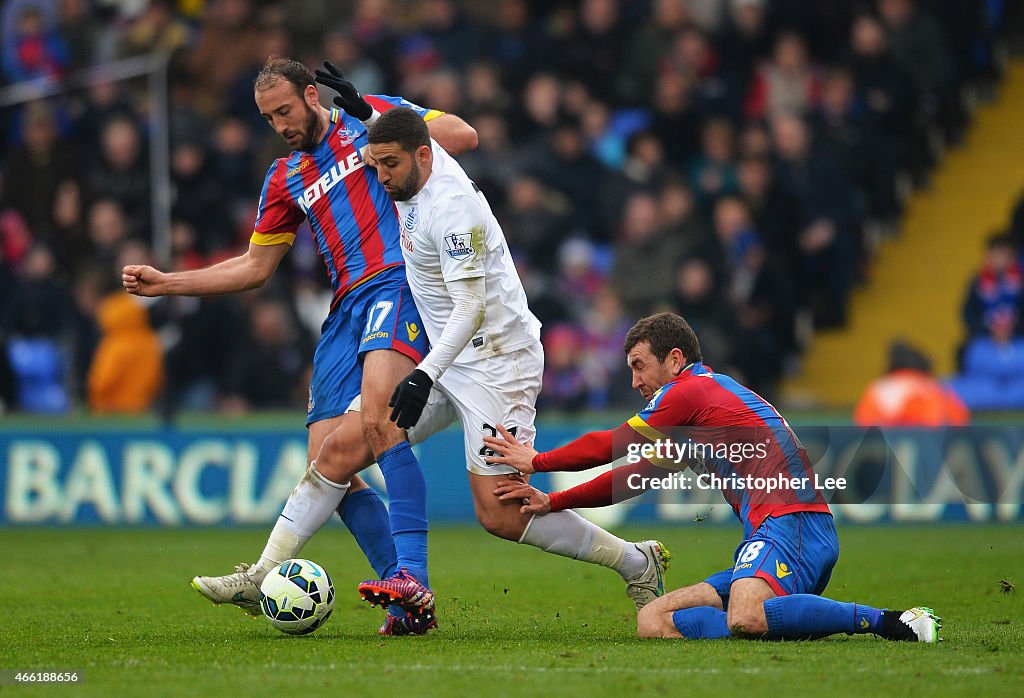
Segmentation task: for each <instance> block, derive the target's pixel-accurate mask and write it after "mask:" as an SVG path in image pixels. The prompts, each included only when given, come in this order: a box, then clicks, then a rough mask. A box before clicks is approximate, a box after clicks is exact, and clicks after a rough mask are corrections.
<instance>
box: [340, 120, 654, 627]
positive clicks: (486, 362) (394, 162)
mask: <svg viewBox="0 0 1024 698" xmlns="http://www.w3.org/2000/svg"><path fill="white" fill-rule="evenodd" d="M366 156H367V161H368V162H369V163H370V164H373V165H375V166H376V167H377V178H378V180H379V181H380V183H381V184H382V185H383V186H384V188H385V190H386V191H387V193H388V195H389V196H390V197H391V199H393V200H394V201H395V202H396V203H397V206H398V214H399V225H400V227H401V245H402V252H403V255H404V257H405V263H406V274H407V276H408V281H409V287H410V288H411V290H412V295H413V298H414V300H415V301H416V306H417V308H418V309H419V311H420V316H421V318H422V320H423V323H424V325H425V327H424V329H425V331H426V333H427V337H428V338H429V340H430V345H431V349H430V352H429V353H428V354H427V356H426V357H425V358H424V359H423V361H422V362H420V364H419V365H418V366H417V367H416V369H415V370H414V371H413V372H412V373H411V374H410V375H409V376H408V377H407V378H406V379H405V380H403V381H402V382H401V383H399V385H398V387H397V388H396V389H395V392H394V395H393V396H392V398H391V406H392V407H393V408H394V410H393V412H392V414H391V419H392V420H394V421H395V422H396V423H397V424H398V426H399V427H402V428H404V429H412V428H413V427H414V426H415V425H416V424H417V422H419V421H420V417H421V415H423V419H424V422H435V423H436V422H437V421H438V414H439V413H441V412H447V413H448V414H451V412H452V411H454V413H455V414H456V415H457V416H458V418H459V420H460V422H461V423H462V427H463V432H464V441H465V451H466V469H467V470H468V471H469V480H470V489H471V491H472V495H473V503H474V506H475V509H476V515H477V519H478V520H479V521H480V524H481V525H482V526H483V527H484V528H485V529H486V530H487V531H488V532H490V533H492V534H493V535H495V536H498V537H500V538H505V539H507V540H512V541H518V542H520V543H526V544H529V545H533V546H536V547H538V548H541V549H542V550H546V551H547V552H550V553H555V554H558V555H563V556H566V557H571V558H575V559H577V560H585V561H587V562H591V563H595V564H600V565H604V566H606V567H610V568H612V569H614V570H616V571H617V572H619V573H620V574H621V575H622V577H623V579H625V580H626V582H627V593H628V594H629V596H630V597H631V598H632V599H633V601H634V602H635V603H636V606H637V608H641V607H643V606H644V605H645V604H647V603H649V602H650V601H653V600H654V599H655V598H656V597H657V596H660V595H661V594H662V593H663V573H664V570H665V567H666V566H667V563H668V557H669V556H668V552H667V551H666V550H665V549H664V547H663V546H662V545H661V544H660V543H659V542H658V541H653V540H652V541H643V542H641V543H635V544H634V543H629V542H627V541H625V540H622V539H621V538H618V537H616V536H614V535H612V534H610V533H608V532H607V531H605V530H603V529H601V528H600V527H598V526H596V525H594V524H592V523H591V522H589V521H587V520H586V519H584V518H582V517H581V516H579V515H578V514H576V513H575V512H572V511H564V512H557V513H553V514H548V515H546V516H537V517H534V516H531V515H524V514H521V513H520V505H519V504H518V503H513V502H503V501H501V500H499V499H498V497H497V496H495V494H494V489H495V484H494V483H495V482H496V481H495V479H494V478H495V477H497V476H503V477H508V476H509V475H511V474H515V473H516V471H515V470H514V469H513V468H511V467H509V466H505V465H493V464H489V463H487V462H485V460H484V458H485V457H486V456H489V455H493V454H492V453H490V452H489V451H488V450H487V449H486V447H485V445H484V443H483V437H484V436H494V435H495V431H496V427H497V425H499V424H501V425H504V427H505V428H506V429H508V430H509V431H510V432H512V433H513V434H515V435H516V437H517V438H518V439H519V440H521V441H525V442H532V441H533V438H534V435H535V433H536V430H535V427H534V418H535V416H536V407H535V405H536V401H537V395H538V393H539V392H540V389H541V376H542V373H543V367H544V355H543V350H542V348H541V343H540V322H539V321H538V320H537V318H536V317H534V315H533V313H531V312H530V310H529V308H528V307H527V301H526V293H525V292H524V290H523V286H522V283H521V282H520V280H519V277H518V275H517V273H516V270H515V266H514V265H513V262H512V256H511V255H510V254H509V251H508V246H507V244H506V242H505V237H504V234H503V233H502V231H501V228H500V227H499V225H498V222H497V220H496V219H495V217H494V214H493V213H492V212H491V209H490V206H489V205H488V203H487V200H486V198H484V196H483V194H482V193H481V192H480V190H479V188H478V187H477V186H476V185H475V184H474V183H473V182H472V181H471V180H470V179H469V177H467V176H466V173H465V172H464V171H463V170H462V168H461V167H460V166H459V164H458V163H457V162H456V161H455V160H454V159H453V158H452V157H451V156H449V155H448V154H447V153H445V152H444V150H443V149H442V148H441V147H440V146H438V145H437V143H436V142H434V141H432V140H431V138H430V134H429V132H428V131H427V129H426V128H425V126H424V122H423V119H422V118H421V117H419V116H418V115H417V114H416V113H415V112H414V111H412V110H410V109H405V108H397V109H392V110H390V111H388V112H386V113H384V114H382V115H381V116H380V118H379V119H377V121H376V122H375V123H374V124H373V126H372V127H371V128H370V131H369V138H368V146H367V153H366ZM431 391H433V394H431ZM428 398H429V399H428ZM428 402H429V404H428ZM425 407H426V409H427V414H426V415H424V414H423V412H424V408H425ZM421 426H425V424H421ZM434 430H436V426H435V427H432V428H431V429H430V431H434ZM427 467H429V464H428V465H427ZM384 581H387V580H384ZM386 587H387V585H386V584H385V585H384V586H383V587H381V586H380V583H379V582H373V581H371V582H364V583H363V584H361V585H360V592H361V593H362V594H363V596H364V598H367V599H368V600H371V601H374V600H376V601H379V602H382V603H388V602H390V603H401V601H402V599H401V598H395V596H394V593H393V591H392V590H391V589H388V588H386ZM389 597H390V598H389Z"/></svg>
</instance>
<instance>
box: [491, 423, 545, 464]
mask: <svg viewBox="0 0 1024 698" xmlns="http://www.w3.org/2000/svg"><path fill="white" fill-rule="evenodd" d="M497 428H498V434H499V435H500V437H501V438H498V437H497V436H485V437H484V445H485V446H487V448H489V449H491V450H492V451H494V452H495V453H496V454H498V455H495V456H489V457H487V458H484V460H485V461H487V462H488V463H500V464H502V465H511V466H512V467H513V468H515V469H516V470H518V471H519V472H521V473H525V474H530V473H535V472H537V471H536V470H534V468H533V459H534V458H535V457H536V456H537V451H535V450H534V448H533V445H532V444H524V443H522V442H520V441H517V440H516V437H515V436H513V435H512V433H511V432H509V431H508V429H506V428H505V427H504V426H502V425H501V424H499V425H498V427H497Z"/></svg>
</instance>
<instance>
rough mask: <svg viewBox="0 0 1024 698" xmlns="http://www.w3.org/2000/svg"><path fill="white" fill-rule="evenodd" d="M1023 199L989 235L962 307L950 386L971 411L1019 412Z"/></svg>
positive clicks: (1023, 335) (1023, 349)
mask: <svg viewBox="0 0 1024 698" xmlns="http://www.w3.org/2000/svg"><path fill="white" fill-rule="evenodd" d="M1022 269H1024V194H1022V195H1021V197H1020V199H1019V201H1018V202H1017V204H1016V206H1015V207H1014V209H1013V211H1012V213H1011V214H1010V216H1009V220H1008V221H1007V225H1006V227H1005V229H1003V230H1000V231H999V232H996V233H993V234H992V235H991V236H990V237H989V239H988V240H987V242H986V244H985V256H984V258H983V260H982V264H981V268H980V269H979V270H978V273H977V275H976V276H975V277H974V278H973V279H972V280H971V283H970V284H969V285H968V287H967V292H966V295H965V298H964V304H963V310H962V313H963V320H964V329H965V333H964V334H965V335H966V337H967V339H966V341H965V342H964V344H963V346H962V347H961V348H960V351H959V356H958V359H959V368H960V371H959V374H958V375H956V376H955V377H954V378H953V379H952V380H951V381H950V385H951V386H952V388H953V389H954V390H955V391H956V392H957V394H959V395H960V397H961V398H962V399H963V401H964V402H965V403H966V404H967V405H968V406H969V407H971V408H972V409H979V410H1019V409H1024V325H1022V323H1021V318H1022V311H1024V276H1022Z"/></svg>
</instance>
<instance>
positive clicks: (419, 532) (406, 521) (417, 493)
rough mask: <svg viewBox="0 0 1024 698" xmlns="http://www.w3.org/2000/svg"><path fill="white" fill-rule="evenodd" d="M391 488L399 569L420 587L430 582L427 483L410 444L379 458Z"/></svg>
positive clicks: (402, 445)
mask: <svg viewBox="0 0 1024 698" xmlns="http://www.w3.org/2000/svg"><path fill="white" fill-rule="evenodd" d="M377 465H379V466H380V471H381V473H383V474H384V483H385V484H386V485H387V488H388V512H389V518H390V521H391V535H392V537H393V538H394V539H395V552H396V553H397V555H398V566H399V567H400V568H401V567H405V568H407V569H408V570H409V573H410V574H412V575H413V576H414V577H416V579H418V580H419V581H420V582H421V583H423V584H426V585H427V586H429V582H428V581H427V481H426V479H425V478H424V477H423V470H422V469H421V468H420V463H419V461H418V460H416V454H414V453H413V452H412V446H410V445H409V442H408V441H403V442H401V443H400V444H398V445H396V446H392V447H391V448H389V449H388V450H386V451H384V453H382V454H380V455H379V456H378V457H377Z"/></svg>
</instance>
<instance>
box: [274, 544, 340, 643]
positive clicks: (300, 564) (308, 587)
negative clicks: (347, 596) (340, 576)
mask: <svg viewBox="0 0 1024 698" xmlns="http://www.w3.org/2000/svg"><path fill="white" fill-rule="evenodd" d="M260 608H262V609H263V615H265V616H266V617H267V618H269V619H270V624H271V625H273V626H274V627H275V628H277V629H278V630H280V631H281V632H283V633H288V634H289V635H306V634H308V633H311V632H313V631H314V630H316V629H317V628H319V627H320V626H321V625H323V624H324V622H325V621H326V620H327V619H328V618H329V617H330V616H331V611H332V610H333V609H334V584H333V583H332V582H331V577H330V575H328V574H327V570H325V569H324V568H323V567H321V566H320V565H318V564H316V563H315V562H310V561H309V560H285V561H284V562H282V563H281V564H280V565H278V566H277V567H275V568H274V569H272V570H271V571H270V572H269V573H268V574H267V576H266V578H264V580H263V584H261V585H260Z"/></svg>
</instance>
